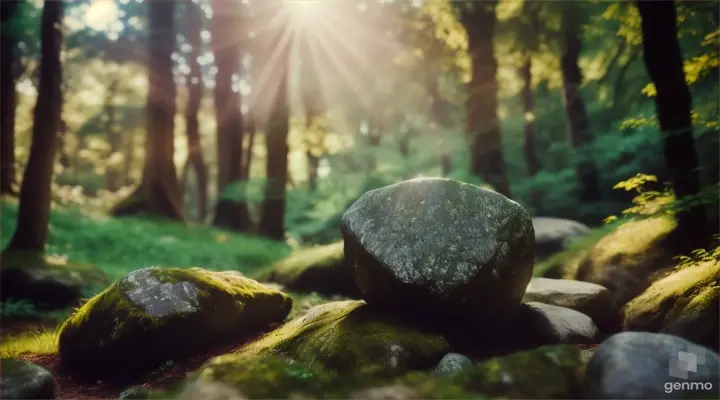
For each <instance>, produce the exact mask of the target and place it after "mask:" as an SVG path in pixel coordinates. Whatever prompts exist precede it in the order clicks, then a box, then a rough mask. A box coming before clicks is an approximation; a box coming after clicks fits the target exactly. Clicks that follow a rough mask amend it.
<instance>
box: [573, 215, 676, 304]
mask: <svg viewBox="0 0 720 400" xmlns="http://www.w3.org/2000/svg"><path fill="white" fill-rule="evenodd" d="M676 225H677V224H676V221H675V220H674V219H673V218H671V217H655V218H648V219H642V220H637V221H631V222H628V223H625V224H623V225H620V226H619V227H618V228H616V229H615V230H613V231H612V232H611V233H609V234H608V235H606V236H605V237H603V238H602V239H600V240H599V241H598V242H597V243H595V245H594V246H592V247H591V248H590V249H588V250H587V252H586V253H585V254H584V256H583V257H581V258H580V259H579V260H578V261H577V269H575V270H573V269H570V270H568V271H566V276H565V277H566V278H568V279H576V280H580V281H586V282H592V283H597V284H598V285H601V286H604V287H606V288H608V289H609V290H610V292H611V293H612V294H613V298H614V300H615V303H616V304H618V306H623V305H625V303H627V302H628V301H630V300H632V299H633V298H634V297H635V296H637V295H639V294H640V293H642V292H643V291H644V290H645V289H646V288H647V287H648V286H650V283H651V282H652V281H653V280H654V278H655V277H656V276H657V275H658V274H659V273H662V272H663V271H664V270H666V269H667V268H671V267H672V266H673V265H674V262H673V260H672V259H673V256H674V255H675V254H673V250H672V246H669V245H668V239H669V238H670V234H671V233H672V232H673V230H674V229H675V227H676Z"/></svg>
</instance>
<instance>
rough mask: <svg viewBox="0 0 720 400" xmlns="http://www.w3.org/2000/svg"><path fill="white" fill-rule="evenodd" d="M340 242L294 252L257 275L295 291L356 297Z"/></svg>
mask: <svg viewBox="0 0 720 400" xmlns="http://www.w3.org/2000/svg"><path fill="white" fill-rule="evenodd" d="M343 261H344V253H343V242H342V241H339V242H336V243H332V244H326V245H322V246H314V247H309V248H305V249H300V250H296V251H294V252H293V253H292V254H290V255H289V256H288V257H286V258H284V259H282V260H280V261H279V262H277V263H275V264H274V265H272V266H270V267H269V268H267V269H265V270H263V271H261V273H260V274H259V275H258V279H259V280H260V281H270V282H277V283H279V284H281V285H283V287H285V288H286V289H287V290H289V291H291V292H297V293H318V294H321V295H325V296H332V295H344V296H349V297H356V298H357V297H358V296H359V293H358V289H357V287H356V286H355V282H354V281H353V278H352V273H351V271H350V269H349V268H346V267H345V266H344V265H343Z"/></svg>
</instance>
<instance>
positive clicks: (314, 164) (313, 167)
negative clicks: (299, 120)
mask: <svg viewBox="0 0 720 400" xmlns="http://www.w3.org/2000/svg"><path fill="white" fill-rule="evenodd" d="M314 119H315V116H314V115H312V112H309V111H308V109H307V108H306V109H305V129H306V130H307V131H310V130H311V129H312V125H313V121H314ZM313 144H314V143H312V141H309V143H308V145H307V147H308V148H307V150H305V157H306V158H307V168H308V188H309V189H310V191H311V192H314V191H315V190H316V189H317V180H318V167H319V166H320V157H318V156H316V155H315V153H313V146H312V145H313Z"/></svg>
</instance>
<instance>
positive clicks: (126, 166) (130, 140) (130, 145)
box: [122, 134, 135, 186]
mask: <svg viewBox="0 0 720 400" xmlns="http://www.w3.org/2000/svg"><path fill="white" fill-rule="evenodd" d="M133 161H135V136H134V135H132V134H128V135H126V136H125V156H124V157H123V173H122V174H123V182H125V186H130V185H132V184H134V183H135V181H134V179H133V177H132V167H133Z"/></svg>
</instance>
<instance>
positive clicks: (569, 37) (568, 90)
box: [560, 11, 601, 202]
mask: <svg viewBox="0 0 720 400" xmlns="http://www.w3.org/2000/svg"><path fill="white" fill-rule="evenodd" d="M563 24H564V27H563V35H564V46H563V49H562V58H561V60H560V67H561V71H562V77H563V102H564V106H565V125H566V131H567V138H568V143H569V144H570V147H572V148H573V149H575V150H576V157H577V158H576V162H575V163H576V164H575V170H576V174H577V177H578V180H579V182H580V193H579V199H580V201H582V202H592V201H598V200H600V198H601V194H600V182H599V176H598V170H597V167H596V166H595V163H594V161H593V159H592V155H591V154H589V153H588V152H587V151H586V150H585V149H584V148H585V146H587V145H589V144H590V143H592V141H593V137H592V134H591V133H590V127H589V123H588V115H587V110H586V109H585V102H584V101H583V98H582V95H581V94H580V87H581V86H582V79H583V78H582V71H581V70H580V66H579V65H578V59H579V58H580V49H581V47H582V40H581V39H580V25H579V24H578V23H577V21H576V20H575V17H574V16H573V14H572V11H568V12H567V13H566V14H565V15H564V19H563Z"/></svg>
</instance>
